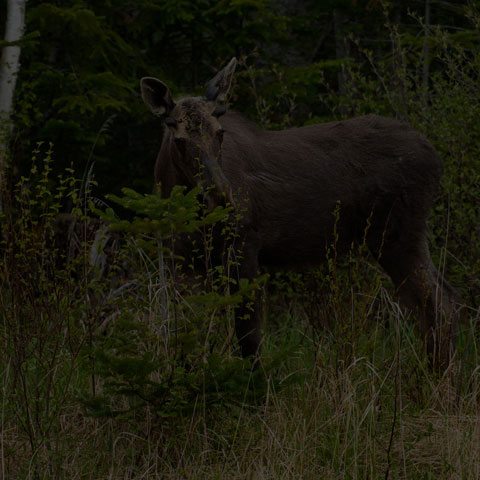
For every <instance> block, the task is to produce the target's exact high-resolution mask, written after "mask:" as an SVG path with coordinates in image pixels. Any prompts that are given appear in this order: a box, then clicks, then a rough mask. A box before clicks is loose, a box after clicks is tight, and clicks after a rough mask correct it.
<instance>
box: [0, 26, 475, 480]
mask: <svg viewBox="0 0 480 480" xmlns="http://www.w3.org/2000/svg"><path fill="white" fill-rule="evenodd" d="M389 28H390V33H391V39H392V45H393V46H394V49H393V53H392V56H393V57H392V58H389V59H387V60H386V61H379V60H378V59H375V58H373V57H372V55H371V54H370V53H369V52H364V54H365V57H364V58H365V62H366V63H367V64H368V65H369V68H367V69H366V68H365V63H364V64H359V65H352V64H351V65H348V69H347V70H346V71H347V73H348V75H347V76H346V79H347V81H349V80H350V81H351V82H352V85H351V86H352V89H351V90H349V89H348V88H346V89H345V91H351V92H352V94H351V95H350V97H348V98H343V97H342V98H339V97H338V96H335V95H332V93H331V92H330V94H329V96H328V98H325V99H324V100H325V102H327V103H328V102H331V105H342V110H341V111H345V109H347V111H350V112H352V114H360V113H367V112H370V111H372V110H373V111H379V112H383V113H389V114H392V112H393V113H395V112H397V113H398V112H401V116H403V117H404V118H408V119H409V120H410V121H411V122H412V123H414V124H415V125H416V126H417V128H420V129H422V130H424V131H425V132H426V133H427V134H428V136H429V137H430V138H432V140H433V141H434V142H435V144H436V146H437V148H438V149H439V150H440V152H441V153H442V155H443V158H444V161H445V165H446V175H445V179H444V185H443V189H442V191H441V193H440V196H439V203H438V206H437V207H436V209H435V212H434V215H433V219H432V233H433V235H432V237H433V238H432V240H433V244H434V253H435V256H436V260H437V264H438V263H440V265H439V267H440V268H439V269H440V271H444V270H446V271H447V277H449V278H451V279H452V280H453V283H455V284H456V285H457V286H458V287H459V289H460V290H461V291H462V294H463V296H464V298H465V303H466V305H467V307H466V309H465V312H466V314H465V318H464V321H463V323H462V324H461V328H460V332H459V345H458V351H457V354H456V357H455V358H454V360H453V362H452V363H451V365H450V367H449V368H448V370H447V371H446V372H445V374H444V375H443V376H436V375H432V373H431V371H430V370H429V368H428V361H427V358H426V355H425V353H424V349H423V343H422V341H421V340H420V339H419V338H418V335H417V334H416V331H415V326H414V323H415V322H414V320H413V319H412V318H410V317H409V316H408V315H407V314H406V313H405V312H403V311H402V310H401V309H400V308H399V307H398V304H397V303H396V301H395V299H394V298H392V296H391V293H392V289H391V288H389V282H388V279H386V278H385V275H384V273H382V272H381V271H380V270H379V269H378V267H376V266H375V265H373V264H372V263H371V262H370V261H369V259H368V257H367V256H366V253H365V252H364V251H362V248H361V247H360V251H358V249H357V250H356V251H354V252H352V256H351V258H348V259H347V260H346V262H345V265H343V264H342V263H341V262H342V261H340V260H338V261H337V260H336V258H335V255H334V252H333V255H332V256H331V257H332V258H330V259H328V261H327V263H326V266H325V267H324V268H323V269H315V270H312V271H311V272H302V273H301V274H299V273H288V274H285V273H282V274H278V275H274V274H272V276H271V278H270V282H269V284H268V285H267V286H266V287H263V284H261V283H259V282H257V283H254V284H253V285H243V286H242V289H243V290H242V289H241V292H240V293H241V295H247V296H248V295H250V294H251V293H252V292H254V291H255V290H256V289H258V288H264V290H265V293H266V298H265V336H264V349H263V361H262V366H261V368H260V369H259V370H257V371H252V369H251V365H250V363H249V362H245V361H242V360H241V359H240V358H239V353H238V348H237V346H236V342H235V340H234V335H233V329H232V311H233V308H234V306H235V305H236V304H237V303H238V301H240V297H241V295H240V296H238V295H236V294H233V293H232V292H231V291H230V290H229V274H228V268H225V267H228V265H227V266H225V265H223V266H222V267H224V268H223V269H222V268H217V269H213V270H209V269H210V268H212V265H206V271H207V273H208V275H207V277H192V276H191V275H186V273H185V272H179V271H178V270H176V269H175V267H174V264H173V263H172V262H170V260H171V258H172V256H169V255H170V253H171V252H170V253H169V251H168V249H167V247H166V245H164V249H163V250H162V251H163V254H164V258H165V260H166V261H165V263H161V264H159V262H158V249H159V242H158V236H157V235H156V232H157V231H158V229H160V228H165V230H164V231H163V234H164V237H165V236H166V237H168V235H169V232H171V231H173V230H175V229H178V230H179V231H181V232H182V234H185V233H187V234H188V233H191V232H193V231H194V230H196V229H197V230H198V229H200V230H201V231H202V233H203V235H204V237H203V240H207V246H208V245H211V243H209V242H210V241H211V239H212V228H215V225H218V223H217V222H224V221H225V218H226V217H228V214H229V212H228V211H219V212H217V213H216V215H217V216H216V217H214V218H210V221H206V222H205V221H204V220H199V219H200V217H201V215H197V214H198V213H199V210H198V208H197V207H198V206H196V205H195V202H194V198H195V194H192V195H191V196H190V197H188V194H186V195H185V194H184V192H183V193H182V192H181V191H177V193H176V196H175V197H174V198H173V199H170V200H169V202H170V203H165V201H164V200H162V199H160V198H159V197H156V198H154V197H152V196H149V197H143V196H141V195H138V194H135V193H134V192H130V193H128V194H127V195H126V196H125V198H124V200H125V202H126V203H125V202H124V203H123V204H122V200H120V203H121V204H122V205H123V206H127V207H128V206H129V205H130V206H131V205H133V204H135V205H136V206H137V207H138V208H139V209H140V210H138V209H137V210H136V215H137V218H136V219H134V220H130V221H127V220H124V221H123V223H122V221H120V222H118V219H116V218H115V215H114V213H113V211H111V212H110V213H109V215H110V219H111V221H112V222H113V223H115V222H117V223H119V224H121V225H123V227H125V228H124V230H127V231H129V232H130V233H129V235H126V236H125V237H123V240H122V242H121V243H122V246H121V248H120V253H118V250H117V249H111V251H110V252H109V248H110V247H109V246H108V245H110V244H109V243H108V242H107V238H104V239H103V247H101V248H100V247H99V244H98V239H99V235H98V234H96V232H98V231H99V230H101V228H100V229H99V228H98V221H94V220H92V219H91V213H90V212H89V210H88V200H89V195H88V192H86V193H84V194H83V193H82V194H80V193H79V192H80V191H82V192H84V191H85V189H80V188H79V184H78V182H77V181H76V180H75V179H74V178H73V176H72V175H71V174H67V175H66V176H65V177H61V178H57V179H54V178H51V175H50V167H49V165H50V162H51V159H52V153H51V151H50V150H49V149H48V148H47V149H44V148H43V147H42V148H40V149H39V150H38V151H37V152H35V153H34V157H35V158H34V160H35V161H34V162H33V167H32V172H31V175H30V176H29V177H28V178H24V179H22V180H21V181H20V182H19V183H18V185H16V186H13V187H12V188H11V189H9V190H8V191H7V189H6V187H5V185H6V183H5V182H4V187H3V188H4V191H2V196H3V198H2V199H3V202H2V204H3V206H4V213H3V214H2V217H1V222H2V224H1V226H2V240H1V244H0V344H1V347H0V378H1V381H0V392H1V397H0V477H1V478H2V479H9V480H10V479H52V478H56V479H63V478H64V479H75V478H82V479H100V478H101V479H103V478H112V479H117V478H135V479H136V478H139V479H140V478H145V479H150V478H151V479H154V478H155V479H156V478H165V479H201V478H205V479H217V478H218V479H237V478H238V479H269V478H271V479H298V478H303V479H318V478H332V479H335V478H338V479H340V478H341V479H397V478H401V479H445V480H446V479H448V480H451V479H462V480H464V479H472V480H474V479H475V480H476V479H478V478H480V413H479V412H480V375H479V373H480V367H479V365H480V342H479V333H478V332H479V324H480V311H479V310H478V295H479V289H478V275H477V274H478V269H479V262H478V258H479V255H477V253H478V249H479V244H478V236H476V234H477V233H478V232H477V230H478V227H477V226H476V218H477V217H478V215H477V214H476V213H478V212H477V210H478V194H479V191H478V185H477V184H475V181H476V180H475V179H476V178H477V176H478V171H479V170H478V155H477V153H478V145H479V144H478V135H477V133H478V132H477V129H478V128H477V127H478V125H476V123H475V121H474V119H475V118H477V117H478V115H477V113H478V112H477V110H478V102H477V97H476V91H477V82H476V79H477V78H478V65H479V63H478V53H475V52H471V51H470V50H469V49H468V48H467V47H466V46H465V45H462V44H461V43H458V42H457V43H455V39H454V38H453V37H445V36H444V35H443V33H442V32H440V31H438V32H434V33H433V34H432V35H431V38H430V40H429V41H431V42H432V45H433V46H434V47H435V48H436V50H435V51H436V52H437V56H436V57H435V62H437V63H436V64H437V65H441V66H442V67H444V68H443V70H442V69H440V68H437V70H435V68H433V67H434V66H432V68H431V70H430V72H431V74H432V77H431V90H430V91H429V92H425V88H424V87H425V83H424V81H423V79H422V78H421V77H420V76H418V75H417V74H416V73H415V72H422V69H421V65H416V66H415V63H414V62H415V61H416V60H415V59H417V60H418V58H421V57H418V56H415V55H410V53H409V52H411V48H412V46H411V45H406V44H405V41H406V40H405V39H403V38H402V37H401V36H400V35H399V34H398V31H397V30H396V29H395V28H393V26H391V25H390V27H389ZM407 40H408V39H407ZM407 47H408V48H407ZM409 49H410V50H409ZM431 51H432V49H431ZM392 62H393V63H394V64H395V65H399V66H402V68H400V69H398V70H392V68H391V65H392ZM467 64H468V65H469V68H465V65H467ZM366 70H367V71H368V72H370V73H369V74H367V73H365V71H366ZM455 72H457V73H458V72H461V75H455ZM416 75H417V76H416ZM372 76H373V78H372ZM473 79H475V81H472V80H473ZM380 80H381V81H380ZM353 87H354V88H353ZM426 93H428V94H429V95H428V96H427V97H426ZM426 98H427V99H428V101H426V100H425V99H426ZM477 123H478V122H477ZM465 178H467V180H468V182H464V181H463V180H465ZM87 190H88V189H87ZM117 200H118V199H117ZM162 202H164V203H162ZM165 208H167V210H168V211H169V212H170V213H171V214H172V217H170V218H171V219H172V218H176V219H177V220H175V221H174V220H171V222H172V223H169V224H166V225H163V227H159V225H160V223H161V222H162V221H163V220H162V219H163V217H162V215H161V212H163V211H164V210H162V209H165ZM142 209H143V210H142ZM60 211H69V212H71V213H72V215H71V216H61V215H60V216H59V212H60ZM155 215H157V217H155ZM64 222H65V224H66V225H67V227H66V228H65V226H64V227H61V226H60V224H62V223H64ZM175 222H177V223H175ZM195 222H199V223H195ZM202 222H203V223H202ZM190 227H191V228H190ZM200 227H201V228H200ZM189 229H190V230H189ZM232 236H234V229H232ZM92 248H93V249H92ZM93 251H95V252H96V254H95V255H93V254H92V252H93ZM210 251H211V250H210V249H209V248H207V249H205V250H203V251H200V250H199V252H198V254H199V256H200V257H201V259H202V261H204V262H205V261H206V260H205V259H206V258H207V257H208V254H209V252H210ZM99 252H100V253H99ZM115 252H117V253H115ZM97 254H99V255H100V256H101V255H103V259H104V261H103V263H102V265H107V266H108V268H106V267H101V268H99V264H98V263H97V262H96V261H95V260H94V258H97V257H98V255H97ZM92 259H93V260H92ZM105 259H106V260H105ZM207 263H208V262H207ZM165 266H166V267H165ZM169 267H172V268H170V269H169ZM342 267H345V268H342ZM190 273H191V272H190ZM205 278H207V280H205Z"/></svg>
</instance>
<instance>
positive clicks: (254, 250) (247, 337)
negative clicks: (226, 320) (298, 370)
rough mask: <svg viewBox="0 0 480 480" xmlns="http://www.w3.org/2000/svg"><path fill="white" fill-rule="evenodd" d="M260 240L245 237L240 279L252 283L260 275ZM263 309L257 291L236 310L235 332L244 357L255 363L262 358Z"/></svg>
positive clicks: (253, 236) (249, 236) (247, 235)
mask: <svg viewBox="0 0 480 480" xmlns="http://www.w3.org/2000/svg"><path fill="white" fill-rule="evenodd" d="M259 250H260V240H259V238H258V234H257V232H249V233H247V234H246V235H245V237H244V242H243V248H242V252H241V260H240V266H239V269H238V279H241V278H246V279H248V280H249V281H252V280H253V279H254V278H255V276H256V275H257V273H258V253H259ZM261 312H262V309H261V292H260V291H259V290H257V291H256V292H255V295H254V298H253V300H252V299H245V300H244V301H243V302H242V303H241V304H240V305H239V306H238V307H237V308H236V309H235V331H236V334H237V338H238V343H239V344H240V349H241V352H242V357H244V358H246V357H251V356H253V357H254V359H255V363H256V362H258V360H259V358H260V350H261V343H262V333H261V327H262V314H261Z"/></svg>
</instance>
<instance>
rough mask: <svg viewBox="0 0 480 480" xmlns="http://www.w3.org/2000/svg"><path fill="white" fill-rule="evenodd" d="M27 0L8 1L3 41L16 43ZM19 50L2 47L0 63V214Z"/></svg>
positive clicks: (23, 24) (19, 36)
mask: <svg viewBox="0 0 480 480" xmlns="http://www.w3.org/2000/svg"><path fill="white" fill-rule="evenodd" d="M26 3H27V0H8V3H7V21H6V25H5V41H7V42H17V41H18V40H20V39H21V38H22V35H23V31H24V29H25V5H26ZM20 50H21V48H20V47H19V46H18V45H15V46H6V47H3V51H2V59H1V61H0V212H1V211H2V203H1V202H2V196H1V191H2V190H1V186H2V181H3V169H4V165H5V158H6V154H7V150H8V148H7V145H8V137H9V136H10V133H11V132H12V129H13V123H12V121H11V119H10V115H11V112H12V106H13V95H14V92H15V83H16V81H17V72H18V70H19V69H20Z"/></svg>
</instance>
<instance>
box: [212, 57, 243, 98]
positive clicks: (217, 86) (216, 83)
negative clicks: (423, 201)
mask: <svg viewBox="0 0 480 480" xmlns="http://www.w3.org/2000/svg"><path fill="white" fill-rule="evenodd" d="M236 66H237V59H236V58H235V57H233V58H232V59H231V60H230V62H228V65H227V66H226V67H225V68H223V69H222V70H220V71H219V72H218V73H217V74H216V75H215V76H214V77H213V78H212V79H211V80H210V81H209V82H208V85H207V92H206V93H205V97H206V98H207V100H210V101H211V102H217V104H220V105H223V104H224V103H225V100H226V98H227V95H228V91H229V90H230V84H231V83H232V78H233V73H234V72H235V67H236Z"/></svg>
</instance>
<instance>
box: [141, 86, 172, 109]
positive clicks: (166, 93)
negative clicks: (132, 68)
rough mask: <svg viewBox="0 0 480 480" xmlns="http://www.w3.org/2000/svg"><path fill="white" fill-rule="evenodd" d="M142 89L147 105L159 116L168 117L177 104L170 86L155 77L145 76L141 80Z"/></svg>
mask: <svg viewBox="0 0 480 480" xmlns="http://www.w3.org/2000/svg"><path fill="white" fill-rule="evenodd" d="M140 91H141V92H142V98H143V101H144V102H145V104H146V105H147V107H148V108H149V109H150V110H151V111H152V112H153V114H154V115H156V116H157V117H166V116H168V115H169V114H170V112H171V111H172V110H173V107H174V106H175V102H174V101H173V98H172V94H171V93H170V90H169V89H168V87H167V86H166V85H165V84H164V83H163V82H161V81H160V80H158V79H157V78H153V77H144V78H142V79H141V80H140Z"/></svg>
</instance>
